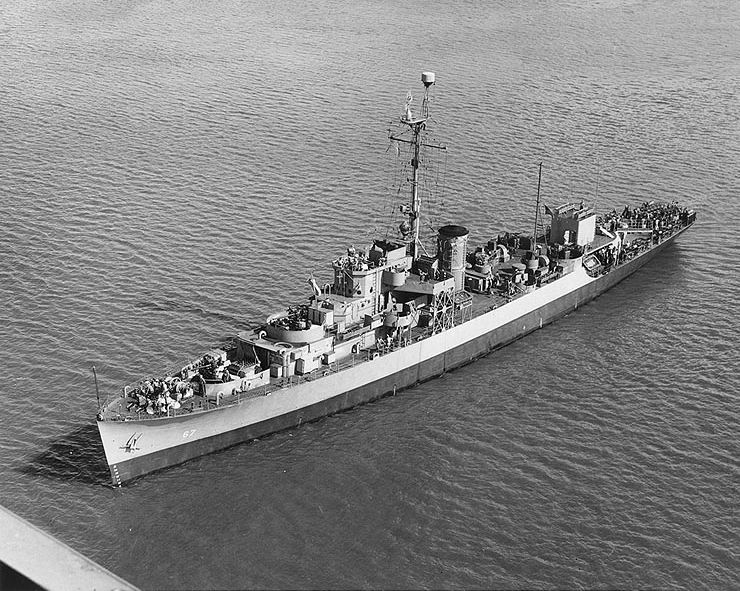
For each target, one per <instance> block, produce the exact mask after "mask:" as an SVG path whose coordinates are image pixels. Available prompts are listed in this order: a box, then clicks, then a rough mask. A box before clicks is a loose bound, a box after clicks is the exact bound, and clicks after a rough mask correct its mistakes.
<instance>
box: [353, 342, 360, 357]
mask: <svg viewBox="0 0 740 591" xmlns="http://www.w3.org/2000/svg"><path fill="white" fill-rule="evenodd" d="M359 352H360V343H355V344H354V345H352V353H353V354H354V355H357V354H358V353H359Z"/></svg>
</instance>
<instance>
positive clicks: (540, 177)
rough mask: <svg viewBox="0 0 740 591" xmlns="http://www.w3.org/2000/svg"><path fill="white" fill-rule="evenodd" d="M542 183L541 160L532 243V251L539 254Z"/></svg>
mask: <svg viewBox="0 0 740 591" xmlns="http://www.w3.org/2000/svg"><path fill="white" fill-rule="evenodd" d="M541 183H542V162H540V173H539V175H538V176H537V207H536V209H535V210H534V238H533V243H532V253H533V254H534V255H535V256H536V255H537V223H538V221H539V216H540V184H541Z"/></svg>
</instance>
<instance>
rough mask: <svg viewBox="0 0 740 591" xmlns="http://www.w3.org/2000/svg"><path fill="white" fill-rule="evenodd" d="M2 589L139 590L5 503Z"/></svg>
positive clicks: (0, 536) (0, 512) (0, 521)
mask: <svg viewBox="0 0 740 591" xmlns="http://www.w3.org/2000/svg"><path fill="white" fill-rule="evenodd" d="M0 589H2V590H3V591H5V590H7V591H15V590H26V589H46V590H47V591H57V590H58V591H76V590H80V591H90V590H92V589H94V590H96V591H106V590H110V591H113V590H114V589H115V590H117V591H129V590H130V591H138V590H137V588H136V587H134V586H133V585H132V584H131V583H127V582H126V581H124V580H123V579H121V578H120V577H117V576H116V575H114V574H113V573H112V572H110V571H109V570H106V569H105V568H103V567H102V566H100V565H99V564H97V563H95V562H93V561H92V560H90V559H89V558H86V557H85V556H83V555H82V554H80V553H79V552H77V551H76V550H73V549H72V548H70V547H69V546H67V545H66V544H64V543H62V542H60V541H59V540H57V539H56V538H54V537H53V536H51V535H49V534H47V533H46V532H44V531H42V530H40V529H39V528H37V527H36V526H34V525H32V524H30V523H28V522H27V521H26V520H25V519H22V518H20V517H18V516H17V515H15V514H14V513H12V512H10V511H8V509H6V508H5V507H0Z"/></svg>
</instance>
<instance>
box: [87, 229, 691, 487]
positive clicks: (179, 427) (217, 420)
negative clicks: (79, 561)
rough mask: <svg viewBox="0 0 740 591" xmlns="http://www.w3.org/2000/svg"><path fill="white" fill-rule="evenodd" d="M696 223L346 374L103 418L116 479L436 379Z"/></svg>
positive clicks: (611, 281)
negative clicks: (212, 402)
mask: <svg viewBox="0 0 740 591" xmlns="http://www.w3.org/2000/svg"><path fill="white" fill-rule="evenodd" d="M689 227H690V224H689V225H687V226H685V227H683V228H682V229H681V230H679V231H677V232H676V233H674V234H673V235H672V236H670V237H669V238H667V239H666V240H664V241H663V242H661V243H659V244H657V245H654V246H653V247H651V248H650V249H648V250H647V251H645V252H643V253H641V254H639V255H638V256H636V257H635V258H633V259H631V260H629V261H626V262H624V263H622V264H620V265H618V266H616V267H614V268H612V269H611V270H610V271H609V272H608V273H606V274H604V275H600V276H597V277H591V276H590V275H588V274H587V273H586V271H585V269H583V267H582V266H580V265H578V268H577V269H575V270H574V271H573V272H571V273H569V274H568V275H566V276H564V277H562V278H560V279H558V280H556V281H554V282H552V283H550V284H548V285H546V286H543V287H541V288H539V289H537V290H536V291H534V292H532V293H529V294H526V295H523V296H521V297H519V298H517V299H514V300H513V301H511V302H509V303H507V304H505V305H503V306H500V307H497V308H494V309H492V310H490V311H488V312H486V313H484V314H481V315H480V316H476V317H475V318H473V319H471V320H469V321H467V322H463V323H461V324H458V325H456V326H454V327H452V328H450V329H448V330H446V331H444V332H442V333H439V334H436V335H432V336H430V337H427V338H424V339H423V340H420V341H417V342H412V343H411V344H409V345H407V346H405V347H402V348H399V349H396V350H394V351H391V352H387V353H385V354H384V355H382V356H380V357H378V358H376V359H370V360H367V361H363V362H361V363H358V364H357V365H356V366H351V367H347V368H345V369H342V370H341V371H337V372H325V373H328V375H322V376H319V377H316V378H314V379H312V380H305V381H302V382H301V383H298V384H291V385H289V386H286V387H285V388H281V389H278V390H274V391H272V392H270V393H269V394H267V395H253V396H252V397H249V398H245V399H244V400H241V401H240V402H239V403H238V404H232V405H225V406H221V407H218V408H214V409H212V410H209V411H207V412H198V413H192V414H184V415H179V416H175V417H157V418H147V419H144V420H125V421H109V420H105V421H100V420H99V421H98V428H99V431H100V436H101V439H102V441H103V445H104V448H105V453H106V458H107V462H108V465H109V468H110V474H111V479H112V482H113V484H114V485H115V486H120V485H121V484H122V483H124V482H126V481H129V480H132V479H134V478H136V477H138V476H142V475H144V474H148V473H150V472H153V471H156V470H159V469H162V468H166V467H169V466H173V465H176V464H180V463H182V462H185V461H187V460H190V459H192V458H195V457H198V456H202V455H205V454H208V453H211V452H214V451H217V450H221V449H224V448H227V447H231V446H233V445H236V444H238V443H242V442H245V441H250V440H253V439H256V438H259V437H262V436H264V435H267V434H269V433H274V432H277V431H281V430H284V429H288V428H291V427H296V426H300V425H301V424H302V423H305V422H308V421H314V420H316V419H318V418H321V417H324V416H327V415H330V414H333V413H336V412H339V411H342V410H346V409H349V408H352V407H354V406H357V405H359V404H362V403H365V402H369V401H372V400H375V399H378V398H381V397H383V396H387V395H389V394H394V393H396V392H398V391H400V390H403V389H405V388H409V387H411V386H413V385H415V384H417V383H420V382H424V381H426V380H430V379H432V378H435V377H437V376H440V375H442V374H444V373H445V372H447V371H450V370H452V369H455V368H458V367H460V366H463V365H465V364H467V363H470V362H471V361H473V360H475V359H476V358H479V357H481V356H484V355H487V354H488V353H490V352H492V351H495V350H496V349H499V348H501V347H503V346H505V345H507V344H509V343H511V342H513V341H515V340H517V339H519V338H521V337H523V336H525V335H527V334H529V333H530V332H533V331H534V330H537V329H538V328H541V327H543V326H544V325H546V324H549V323H551V322H553V321H554V320H557V319H558V318H561V317H563V316H565V315H566V314H568V313H570V312H573V311H574V310H576V309H577V308H578V307H579V306H582V305H584V304H586V303H587V302H589V301H590V300H592V299H594V298H596V297H597V296H599V295H600V294H602V293H603V292H605V291H606V290H608V289H609V288H611V287H612V286H614V285H615V284H617V283H619V282H620V281H622V280H623V279H625V278H626V277H628V276H629V275H631V274H632V273H634V272H635V271H636V270H637V269H639V268H640V267H642V266H643V265H645V264H646V263H648V262H649V261H650V260H651V259H653V258H654V257H655V256H656V255H658V254H659V253H660V252H661V251H662V250H664V249H665V248H666V247H668V246H669V245H670V244H671V243H672V242H673V241H674V240H675V239H676V237H677V236H679V235H680V234H682V233H683V232H684V231H685V230H686V229H688V228H689Z"/></svg>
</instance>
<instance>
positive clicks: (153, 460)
mask: <svg viewBox="0 0 740 591" xmlns="http://www.w3.org/2000/svg"><path fill="white" fill-rule="evenodd" d="M421 81H422V83H423V85H424V95H423V99H422V101H421V104H420V106H419V108H418V110H417V112H414V106H415V104H414V103H412V100H413V99H412V97H411V96H410V95H409V96H407V101H406V105H405V109H404V111H403V115H402V116H401V117H400V119H399V120H398V121H396V122H395V128H394V129H392V130H391V131H390V132H389V137H390V140H391V141H392V142H393V143H395V145H396V146H403V147H404V148H405V149H406V153H408V154H409V156H410V158H409V160H408V162H407V163H406V164H407V165H410V166H409V167H408V170H409V172H410V174H409V178H408V181H409V183H408V184H409V185H410V191H409V192H408V194H407V196H406V198H408V200H409V202H408V203H406V204H402V205H401V206H400V209H399V213H400V215H401V216H402V218H403V219H402V222H401V224H400V226H399V227H398V233H397V234H394V235H393V237H392V238H389V237H388V236H386V237H384V238H382V239H377V240H375V241H373V243H372V244H371V245H369V246H368V247H366V248H364V249H356V248H354V247H350V248H348V249H347V250H346V254H342V256H339V257H338V258H336V259H335V260H334V261H333V262H332V269H333V282H331V283H326V284H325V285H323V286H322V285H319V283H318V282H317V281H316V279H315V278H314V277H313V276H311V277H310V278H309V279H308V283H309V285H310V289H311V294H310V297H309V298H308V299H307V301H306V302H305V303H300V304H297V305H292V306H289V307H287V308H286V309H285V310H284V311H281V312H278V313H276V314H273V315H271V316H269V317H268V318H267V319H265V321H264V322H263V323H261V325H260V326H259V327H258V328H256V329H254V330H250V331H246V332H243V333H240V334H238V335H236V337H235V338H234V339H233V341H232V342H231V343H230V344H229V345H225V346H223V347H222V348H218V349H215V350H211V351H207V352H204V354H203V355H201V356H200V357H198V358H197V359H193V360H192V361H191V362H189V363H187V364H185V365H184V366H182V367H175V368H173V369H172V371H168V372H167V373H165V374H164V375H160V376H156V377H148V378H146V379H141V380H139V381H138V382H134V383H132V384H130V385H127V386H124V387H123V388H122V391H121V392H120V393H118V394H115V395H113V396H111V397H110V398H109V399H108V400H106V401H105V403H104V404H102V405H99V409H98V410H99V412H98V415H97V425H98V429H99V431H100V437H101V439H102V442H103V447H104V449H105V455H106V459H107V463H108V466H109V469H110V474H111V479H112V483H113V485H114V486H120V485H121V484H123V483H124V482H127V481H130V480H131V479H133V478H136V477H139V476H142V475H144V474H147V473H150V472H152V471H155V470H159V469H162V468H166V467H168V466H172V465H175V464H180V463H182V462H185V461H187V460H189V459H191V458H195V457H197V456H201V455H204V454H208V453H210V452H213V451H216V450H220V449H223V448H226V447H229V446H232V445H235V444H238V443H241V442H245V441H250V440H254V439H256V438H259V437H262V436H263V435H266V434H269V433H273V432H276V431H279V430H282V429H286V428H290V427H295V426H300V425H301V423H305V422H307V421H313V420H316V419H318V418H320V417H323V416H326V415H329V414H332V413H336V412H338V411H342V410H345V409H349V408H351V407H353V406H356V405H358V404H361V403H364V402H368V401H371V400H374V399H377V398H380V397H383V396H385V395H388V394H395V393H396V392H398V391H400V390H403V389H404V388H409V387H411V386H414V385H415V384H418V383H419V382H423V381H425V380H429V379H431V378H434V377H436V376H439V375H441V374H443V373H445V372H447V371H450V370H451V369H454V368H457V367H460V366H462V365H465V364H467V363H470V362H471V361H473V360H475V359H476V358H478V357H481V356H483V355H487V354H489V353H491V352H492V351H495V350H496V349H498V348H500V347H503V346H505V345H507V344H508V343H511V342H512V341H514V340H516V339H519V338H521V337H523V336H524V335H526V334H528V333H530V332H532V331H534V330H537V329H538V328H541V327H543V326H544V325H545V324H548V323H549V322H552V321H553V320H556V319H557V318H560V317H562V316H564V315H566V314H568V313H569V312H572V311H574V310H576V309H577V308H578V307H579V306H582V305H583V304H585V303H587V302H588V301H590V300H592V299H593V298H595V297H597V296H598V295H599V294H601V293H603V292H604V291H605V290H607V289H609V288H610V287H612V286H613V285H615V284H616V283H618V282H620V281H622V280H623V279H625V278H626V277H627V276H629V275H630V274H632V273H634V272H635V271H636V270H637V269H639V268H640V267H642V266H643V265H645V264H646V263H648V262H649V261H650V260H651V259H652V258H653V257H655V256H656V255H658V253H660V252H661V251H662V250H663V249H664V248H665V247H666V246H667V245H668V244H670V243H671V242H672V241H673V240H674V239H675V238H676V237H677V236H679V235H680V234H682V233H683V232H684V231H686V230H687V229H688V228H689V227H690V226H691V225H692V224H693V223H694V221H695V219H696V213H695V212H694V211H693V210H689V209H687V208H682V207H679V205H678V204H677V203H675V202H672V203H656V202H654V201H650V202H643V203H641V204H638V205H636V206H634V207H632V208H630V207H625V209H624V210H623V211H622V212H619V213H617V212H616V211H615V210H612V211H611V212H609V213H607V214H605V215H602V216H598V217H597V215H596V213H595V211H594V208H593V207H590V206H588V205H585V204H584V203H583V202H582V201H580V202H573V203H563V204H559V205H555V204H552V206H544V207H543V211H542V212H541V211H540V209H541V204H540V199H539V194H540V191H539V182H538V191H537V205H536V211H535V216H534V217H535V223H534V232H533V233H531V234H529V233H506V234H504V235H499V236H496V237H491V238H490V239H488V240H487V241H486V242H485V243H483V244H480V245H476V246H473V245H471V244H469V243H468V238H469V232H468V230H467V229H466V228H465V227H464V226H461V225H445V226H443V227H441V228H439V231H438V234H437V236H436V253H434V252H433V250H432V249H431V248H430V249H429V250H432V254H430V252H429V250H427V249H426V248H425V247H424V245H423V244H422V241H421V240H420V228H421V223H422V196H423V193H422V192H421V191H420V186H421V182H422V179H421V178H420V174H421V173H422V171H423V170H424V168H423V167H422V165H421V163H422V161H423V159H424V158H426V156H427V153H428V152H430V151H433V150H442V149H445V146H443V145H440V144H436V143H434V142H433V141H432V140H433V138H432V137H431V136H430V135H429V133H430V129H429V128H430V123H431V121H430V117H429V102H430V101H429V99H430V94H429V92H430V88H431V87H432V86H433V85H434V84H435V76H434V73H432V72H424V73H423V74H422V76H421ZM412 105H413V106H412ZM541 172H542V168H541V165H540V179H541ZM540 215H542V216H543V218H544V216H549V224H548V225H545V223H544V220H541V219H540ZM540 229H541V231H540ZM98 399H99V400H100V397H99V396H98Z"/></svg>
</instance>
